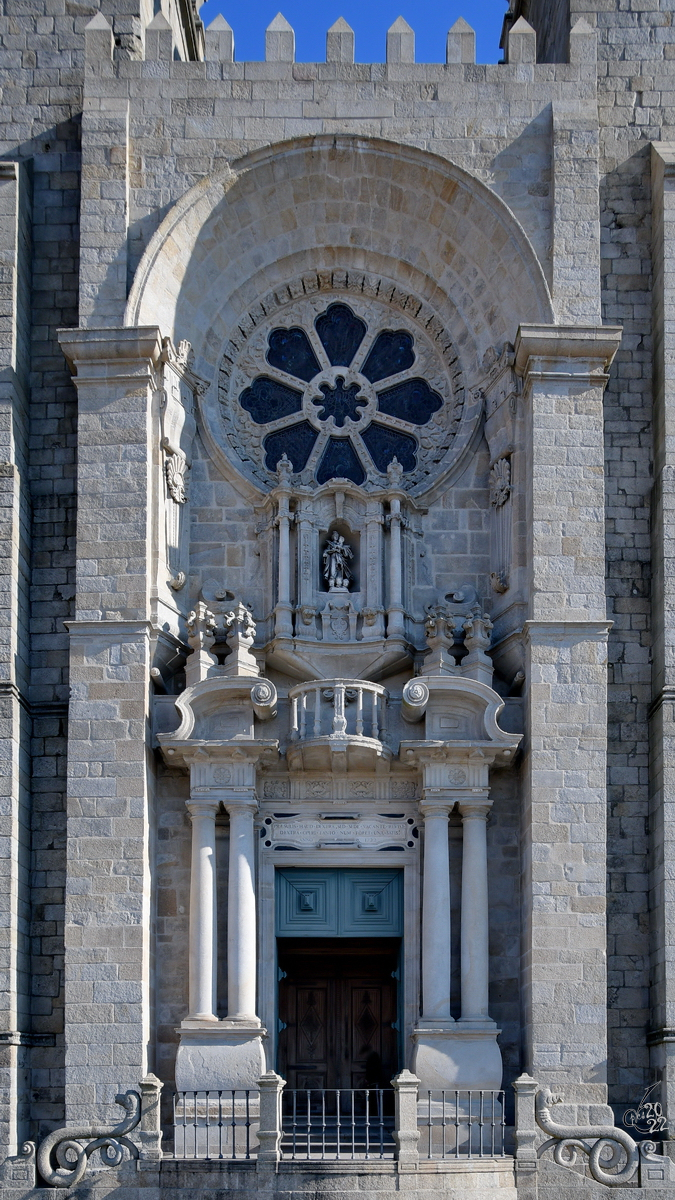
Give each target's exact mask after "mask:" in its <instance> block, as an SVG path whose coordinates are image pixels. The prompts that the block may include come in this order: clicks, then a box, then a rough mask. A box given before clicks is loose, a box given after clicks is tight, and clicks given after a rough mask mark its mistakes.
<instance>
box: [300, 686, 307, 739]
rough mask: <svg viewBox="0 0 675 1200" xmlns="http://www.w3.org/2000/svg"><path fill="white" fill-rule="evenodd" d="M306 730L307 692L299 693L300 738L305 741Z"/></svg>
mask: <svg viewBox="0 0 675 1200" xmlns="http://www.w3.org/2000/svg"><path fill="white" fill-rule="evenodd" d="M306 728H307V692H301V693H300V738H301V740H302V741H304V739H305V729H306Z"/></svg>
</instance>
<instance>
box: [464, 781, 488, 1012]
mask: <svg viewBox="0 0 675 1200" xmlns="http://www.w3.org/2000/svg"><path fill="white" fill-rule="evenodd" d="M490 807H491V802H490V801H489V800H488V798H487V795H486V796H485V798H484V799H481V800H474V799H473V798H472V799H471V800H467V799H462V800H461V801H460V804H459V811H460V813H461V815H462V923H461V930H462V950H461V988H462V1015H461V1017H460V1021H461V1023H462V1025H474V1026H482V1027H485V1026H486V1025H490V1026H492V1027H494V1021H491V1020H490V1017H489V1016H488V984H489V977H490V928H489V909H488V860H487V818H488V813H489V811H490Z"/></svg>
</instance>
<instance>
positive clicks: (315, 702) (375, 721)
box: [287, 679, 391, 769]
mask: <svg viewBox="0 0 675 1200" xmlns="http://www.w3.org/2000/svg"><path fill="white" fill-rule="evenodd" d="M288 698H289V703H290V707H291V729H290V737H291V745H290V746H289V749H288V751H287V757H288V761H289V765H290V766H291V767H292V769H293V768H294V767H295V765H296V764H297V765H301V764H302V765H304V766H305V768H307V767H309V766H310V764H311V766H312V767H316V768H319V767H328V768H329V769H330V767H331V764H332V763H333V762H334V759H335V755H341V756H344V759H343V761H344V762H345V763H346V764H348V765H349V766H350V767H351V766H356V765H358V766H359V767H362V768H365V767H368V766H370V767H371V768H372V766H373V765H374V762H375V760H376V759H378V758H381V757H383V756H384V757H390V755H391V751H390V749H389V747H388V746H387V744H386V713H387V698H388V693H387V690H386V688H384V687H383V686H382V684H379V683H371V682H370V680H366V679H314V680H312V681H311V682H309V683H300V684H296V686H295V687H292V688H291V689H290V691H289V693H288Z"/></svg>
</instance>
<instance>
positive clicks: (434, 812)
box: [419, 795, 457, 819]
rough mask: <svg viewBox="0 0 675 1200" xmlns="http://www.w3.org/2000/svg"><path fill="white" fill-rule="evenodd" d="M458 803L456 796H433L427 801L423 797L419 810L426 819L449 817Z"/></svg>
mask: <svg viewBox="0 0 675 1200" xmlns="http://www.w3.org/2000/svg"><path fill="white" fill-rule="evenodd" d="M456 801H457V797H456V796H452V795H449V796H433V797H429V799H427V797H426V796H422V799H421V800H420V802H419V809H420V812H421V813H422V815H423V816H424V818H425V819H426V818H427V817H443V816H445V817H447V816H449V815H450V812H451V810H452V809H453V808H454V806H455V803H456Z"/></svg>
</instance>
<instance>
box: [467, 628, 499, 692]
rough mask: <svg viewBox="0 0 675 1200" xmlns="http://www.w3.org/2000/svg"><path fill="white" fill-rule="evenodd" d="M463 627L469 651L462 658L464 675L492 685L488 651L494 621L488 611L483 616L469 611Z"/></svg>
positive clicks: (490, 662) (489, 685)
mask: <svg viewBox="0 0 675 1200" xmlns="http://www.w3.org/2000/svg"><path fill="white" fill-rule="evenodd" d="M462 628H463V629H464V633H465V635H466V636H465V638H464V645H465V646H466V648H467V650H468V651H469V653H468V654H467V655H466V657H465V658H463V659H462V664H461V670H462V675H467V676H468V677H469V679H477V680H479V682H481V683H486V684H487V685H488V687H492V659H491V658H490V657H489V655H488V654H487V653H486V651H487V650H488V649H489V647H490V641H491V634H492V621H491V620H490V618H489V617H488V615H487V613H483V616H482V617H481V616H478V615H476V614H473V613H467V615H466V617H465V619H464V621H463V623H462Z"/></svg>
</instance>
